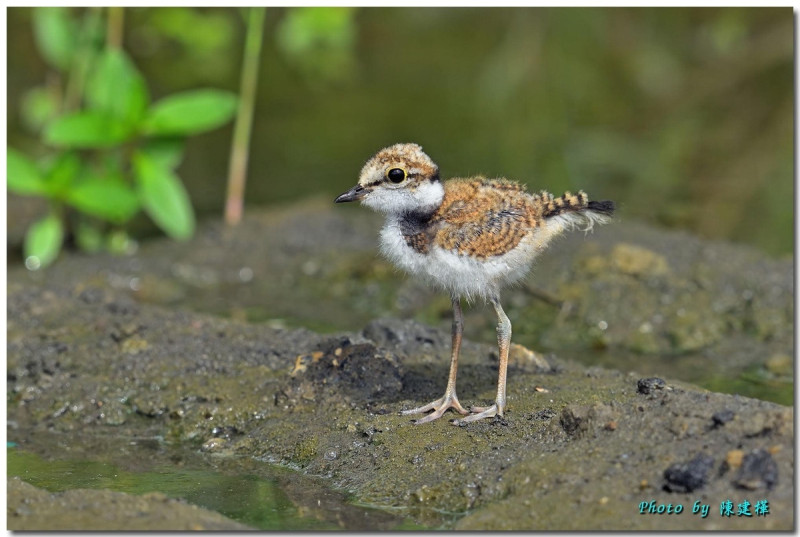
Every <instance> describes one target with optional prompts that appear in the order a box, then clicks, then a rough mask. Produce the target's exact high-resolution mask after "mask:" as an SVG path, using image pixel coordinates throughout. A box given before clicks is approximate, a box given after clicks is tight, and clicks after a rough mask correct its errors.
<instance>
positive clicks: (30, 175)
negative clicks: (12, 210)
mask: <svg viewBox="0 0 800 537" xmlns="http://www.w3.org/2000/svg"><path fill="white" fill-rule="evenodd" d="M6 178H7V182H8V189H9V190H11V191H12V192H16V193H17V194H21V195H23V196H30V195H41V194H44V193H45V192H47V187H46V185H45V182H44V179H43V178H42V176H41V175H40V174H39V170H37V169H36V165H35V164H34V163H33V162H31V161H30V160H29V159H28V158H27V157H26V156H25V155H23V154H22V153H20V152H19V151H16V150H14V149H12V148H10V147H9V148H8V153H7V155H6Z"/></svg>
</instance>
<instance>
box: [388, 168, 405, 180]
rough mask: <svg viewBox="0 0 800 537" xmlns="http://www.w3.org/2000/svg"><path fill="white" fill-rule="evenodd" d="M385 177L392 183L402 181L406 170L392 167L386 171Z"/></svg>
mask: <svg viewBox="0 0 800 537" xmlns="http://www.w3.org/2000/svg"><path fill="white" fill-rule="evenodd" d="M386 177H388V178H389V181H391V182H393V183H395V184H396V183H402V182H403V181H404V180H405V178H406V171H405V170H404V169H403V168H392V169H391V170H389V171H388V172H386Z"/></svg>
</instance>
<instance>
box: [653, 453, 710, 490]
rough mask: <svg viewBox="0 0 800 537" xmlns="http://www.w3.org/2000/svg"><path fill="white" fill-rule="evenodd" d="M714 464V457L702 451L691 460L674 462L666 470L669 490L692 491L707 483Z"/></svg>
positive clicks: (665, 474) (666, 485)
mask: <svg viewBox="0 0 800 537" xmlns="http://www.w3.org/2000/svg"><path fill="white" fill-rule="evenodd" d="M713 466H714V459H713V457H711V456H709V455H706V454H704V453H700V454H699V455H697V456H696V457H695V458H693V459H692V460H690V461H689V462H683V463H677V464H673V465H672V466H670V467H669V468H667V469H666V470H665V471H664V479H666V481H667V482H666V484H665V485H664V489H665V490H667V491H668V492H692V491H693V490H697V489H699V488H700V487H702V486H703V485H705V484H706V482H707V480H708V472H709V471H710V470H711V468H712V467H713Z"/></svg>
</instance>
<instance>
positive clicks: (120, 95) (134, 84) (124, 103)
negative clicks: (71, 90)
mask: <svg viewBox="0 0 800 537" xmlns="http://www.w3.org/2000/svg"><path fill="white" fill-rule="evenodd" d="M86 103H87V105H88V108H89V109H90V110H94V111H97V112H99V113H102V114H103V115H105V116H108V117H112V118H115V119H117V120H119V121H121V122H122V123H123V124H125V125H131V126H134V125H136V124H137V123H138V122H139V121H141V119H142V117H143V116H144V113H145V110H147V105H148V104H149V103H150V96H149V94H148V91H147V84H146V83H145V81H144V77H142V75H141V74H140V73H139V71H137V70H136V66H134V65H133V63H132V62H131V61H130V60H129V59H128V57H127V56H126V55H125V53H124V52H122V51H121V50H117V49H107V50H106V51H105V53H104V54H103V55H102V56H100V58H99V60H98V62H97V65H96V66H95V69H94V71H93V72H92V74H91V75H90V76H89V80H88V83H87V86H86Z"/></svg>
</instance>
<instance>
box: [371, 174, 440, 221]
mask: <svg viewBox="0 0 800 537" xmlns="http://www.w3.org/2000/svg"><path fill="white" fill-rule="evenodd" d="M443 199H444V187H443V186H442V183H441V181H424V182H422V183H420V184H419V185H417V187H416V188H386V187H381V186H378V187H377V188H375V189H374V190H373V191H372V192H370V193H369V194H368V195H367V196H366V197H364V199H362V200H361V203H362V204H364V205H366V206H367V207H369V208H370V209H372V210H374V211H377V212H379V213H383V214H386V215H391V214H404V213H409V212H422V213H427V212H433V211H434V210H436V208H437V207H439V205H441V204H442V200H443Z"/></svg>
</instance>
